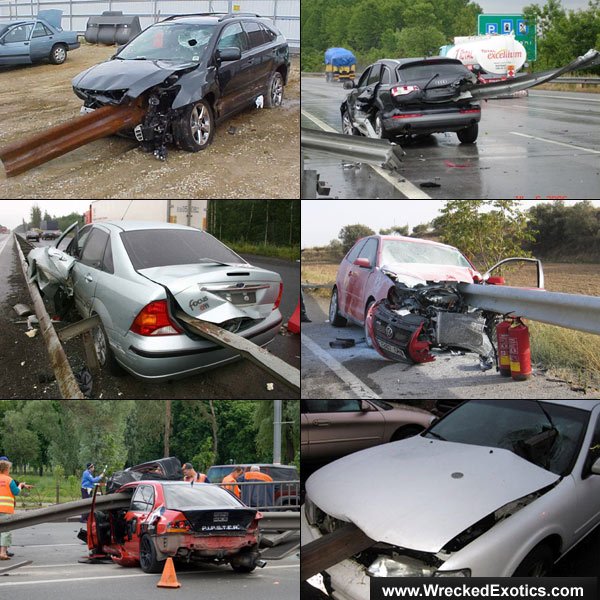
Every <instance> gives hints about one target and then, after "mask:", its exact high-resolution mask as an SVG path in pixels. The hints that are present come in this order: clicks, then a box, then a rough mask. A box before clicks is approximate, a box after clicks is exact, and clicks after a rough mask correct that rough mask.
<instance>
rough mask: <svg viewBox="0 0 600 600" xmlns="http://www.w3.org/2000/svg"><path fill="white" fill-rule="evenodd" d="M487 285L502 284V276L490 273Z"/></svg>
mask: <svg viewBox="0 0 600 600" xmlns="http://www.w3.org/2000/svg"><path fill="white" fill-rule="evenodd" d="M487 283H488V285H504V283H505V282H504V277H501V276H500V275H492V276H491V277H488V280H487Z"/></svg>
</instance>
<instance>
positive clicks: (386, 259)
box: [381, 240, 472, 269]
mask: <svg viewBox="0 0 600 600" xmlns="http://www.w3.org/2000/svg"><path fill="white" fill-rule="evenodd" d="M395 263H422V264H429V265H448V266H452V267H466V268H468V269H471V268H472V267H471V265H470V264H469V262H468V261H467V259H466V258H465V257H464V256H463V255H462V254H461V253H460V252H459V251H458V250H455V249H454V248H445V247H444V246H434V245H433V244H423V243H419V242H403V241H401V240H383V247H382V250H381V264H382V265H387V264H395Z"/></svg>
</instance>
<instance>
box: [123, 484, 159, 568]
mask: <svg viewBox="0 0 600 600" xmlns="http://www.w3.org/2000/svg"><path fill="white" fill-rule="evenodd" d="M154 500H155V490H154V486H151V485H138V487H137V488H136V490H135V492H134V493H133V496H132V498H131V504H130V505H129V510H128V511H127V513H126V514H125V523H126V526H125V527H126V536H125V540H124V542H123V547H124V550H125V551H126V552H127V553H128V554H130V555H132V556H136V557H138V558H139V553H140V538H141V537H142V535H143V534H144V533H145V532H146V530H147V526H148V523H147V520H148V517H149V516H150V515H151V514H152V511H153V509H154Z"/></svg>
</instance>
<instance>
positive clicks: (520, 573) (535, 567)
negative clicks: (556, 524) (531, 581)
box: [513, 544, 554, 577]
mask: <svg viewBox="0 0 600 600" xmlns="http://www.w3.org/2000/svg"><path fill="white" fill-rule="evenodd" d="M553 565H554V556H553V554H552V550H551V548H550V547H549V546H546V545H545V544H541V545H540V546H536V547H535V548H534V549H533V550H532V551H531V552H530V553H529V554H528V555H527V556H526V557H525V558H524V559H523V562H522V563H521V564H520V565H519V567H518V568H517V570H516V571H515V572H514V574H513V577H548V576H549V574H550V571H551V570H552V566H553Z"/></svg>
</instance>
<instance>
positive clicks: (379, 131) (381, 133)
mask: <svg viewBox="0 0 600 600" xmlns="http://www.w3.org/2000/svg"><path fill="white" fill-rule="evenodd" d="M373 129H375V135H376V136H377V137H378V138H379V139H380V140H387V139H388V134H387V132H386V130H385V129H384V127H383V121H382V119H381V113H380V112H379V111H377V113H376V114H375V121H374V122H373Z"/></svg>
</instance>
